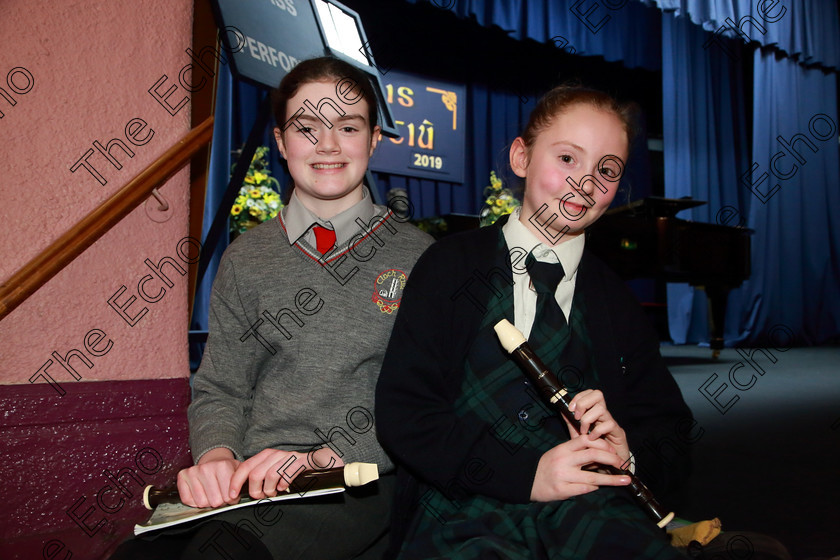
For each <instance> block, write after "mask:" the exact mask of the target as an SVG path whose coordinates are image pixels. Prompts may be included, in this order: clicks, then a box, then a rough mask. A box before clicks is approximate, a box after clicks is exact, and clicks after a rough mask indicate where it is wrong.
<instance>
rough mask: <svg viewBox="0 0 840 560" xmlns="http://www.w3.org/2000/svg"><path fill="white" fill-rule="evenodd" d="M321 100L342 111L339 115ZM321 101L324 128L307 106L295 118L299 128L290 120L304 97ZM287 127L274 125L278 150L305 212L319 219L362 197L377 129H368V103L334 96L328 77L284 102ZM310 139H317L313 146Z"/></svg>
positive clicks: (377, 133) (308, 84)
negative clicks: (325, 121)
mask: <svg viewBox="0 0 840 560" xmlns="http://www.w3.org/2000/svg"><path fill="white" fill-rule="evenodd" d="M324 98H327V99H329V100H330V102H331V103H332V104H334V105H336V106H338V107H340V108H341V109H342V111H344V115H340V114H339V113H338V112H337V111H336V110H335V109H334V108H333V107H331V106H330V104H329V103H324V104H321V103H320V101H321V100H322V99H324ZM306 100H308V101H309V103H311V104H312V105H315V106H318V105H321V110H322V115H323V118H324V119H326V120H328V121H329V122H330V124H331V125H332V128H330V127H328V126H327V124H326V123H324V122H323V121H322V120H321V119H320V118H318V116H317V115H315V114H313V113H312V112H311V111H310V110H309V109H308V108H307V109H305V110H304V112H303V114H302V115H300V116H299V117H298V118H297V122H298V124H299V126H300V128H299V127H298V126H297V125H295V124H294V123H289V121H288V119H289V118H291V117H292V116H293V115H294V114H295V112H296V111H297V110H299V109H300V108H301V107H306V106H305V105H304V101H306ZM286 107H287V109H286V119H287V121H286V122H287V123H288V126H287V127H286V129H285V131H282V132H281V130H280V129H279V128H275V129H274V137H275V139H276V140H277V146H278V147H279V149H280V153H281V154H282V155H283V157H284V158H285V159H286V161H287V162H288V165H289V173H290V174H291V176H292V179H294V183H295V194H296V196H297V197H298V199H299V200H300V201H301V202H302V203H303V204H304V206H306V207H307V208H308V209H309V210H311V211H312V212H314V213H315V214H317V215H318V216H320V217H321V218H324V219H329V218H331V217H333V216H335V215H336V214H338V213H340V212H343V211H344V210H346V209H347V208H350V207H351V206H353V204H355V203H356V202H358V201H359V200H361V199H362V179H363V178H364V174H365V171H366V170H367V165H368V160H369V159H370V156H371V155H373V151H374V149H375V148H376V141H377V138H378V136H379V127H378V126H377V127H374V129H373V131H372V132H371V130H370V123H369V122H368V102H367V101H366V100H365V99H364V98H362V99H358V100H357V101H355V102H354V103H353V104H352V105H350V104H347V103H345V102H344V100H343V99H341V98H340V97H339V96H338V95H337V94H336V84H335V82H333V81H323V82H308V83H305V84H303V85H302V86H301V87H300V88H299V89H298V91H297V93H296V94H295V95H294V96H293V97H292V98H290V99H289V100H288V102H287V104H286ZM312 138H314V139H315V140H316V142H315V143H314V144H313V142H312V140H311V139H312Z"/></svg>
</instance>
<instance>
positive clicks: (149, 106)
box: [0, 0, 196, 396]
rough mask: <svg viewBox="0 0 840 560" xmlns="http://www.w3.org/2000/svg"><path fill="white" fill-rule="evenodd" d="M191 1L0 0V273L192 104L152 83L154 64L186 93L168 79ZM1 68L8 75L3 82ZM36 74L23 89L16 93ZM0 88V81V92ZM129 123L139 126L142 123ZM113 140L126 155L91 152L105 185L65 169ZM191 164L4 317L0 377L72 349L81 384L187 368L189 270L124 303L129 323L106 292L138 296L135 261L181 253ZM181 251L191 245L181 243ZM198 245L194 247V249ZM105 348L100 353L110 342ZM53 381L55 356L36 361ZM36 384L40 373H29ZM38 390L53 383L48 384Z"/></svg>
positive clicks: (183, 60) (146, 153) (177, 373)
mask: <svg viewBox="0 0 840 560" xmlns="http://www.w3.org/2000/svg"><path fill="white" fill-rule="evenodd" d="M192 9H193V6H192V2H188V1H183V0H178V1H174V2H173V1H171V0H150V1H147V2H136V1H130V0H108V1H104V0H100V1H86V2H81V1H72V2H47V1H45V0H26V1H25V0H4V1H3V5H2V8H1V9H0V10H2V16H0V36H2V37H3V49H2V51H0V87H3V88H4V89H5V90H6V91H7V92H8V93H9V94H10V95H12V96H13V97H14V99H15V101H16V105H14V106H11V105H10V104H9V103H8V101H7V100H6V99H4V98H3V97H2V95H0V111H2V113H3V114H4V116H3V118H2V119H0V143H2V147H0V170H2V172H0V223H2V231H3V235H2V236H0V254H2V257H3V258H2V259H0V279H2V280H4V281H5V280H6V279H8V278H9V277H10V276H11V275H12V274H13V273H14V272H15V271H16V270H18V269H19V268H20V267H21V266H23V265H24V264H25V263H27V262H28V261H29V260H30V259H32V258H33V257H34V256H35V255H37V254H38V253H39V252H40V251H42V250H43V249H44V248H45V247H47V246H48V245H49V244H50V243H51V242H52V241H54V240H55V239H56V238H58V237H59V236H60V235H61V234H63V233H64V232H65V231H67V230H68V229H69V228H71V227H72V226H73V225H74V224H75V223H76V222H78V221H79V220H80V219H81V218H83V217H84V216H85V215H86V214H87V213H88V212H90V211H91V210H92V209H94V208H95V207H96V206H97V205H99V204H100V203H101V202H102V201H103V200H105V199H106V198H107V197H108V196H110V195H111V194H112V193H114V192H116V191H117V190H119V189H120V188H121V187H122V186H124V185H125V183H127V182H128V181H129V180H130V179H131V178H132V177H134V176H135V175H136V174H137V173H138V172H140V171H141V170H142V169H143V168H144V167H146V166H147V165H148V164H149V163H151V162H152V161H154V160H155V159H156V158H157V157H158V156H159V155H160V154H162V153H163V152H164V151H165V150H166V149H168V148H169V147H170V146H171V145H172V144H173V143H174V142H175V141H176V140H177V139H178V138H180V137H181V136H183V135H184V134H185V133H186V132H187V131H188V129H189V111H190V105H189V103H187V104H186V105H185V106H184V107H183V108H182V109H181V110H180V111H179V112H177V113H176V114H175V115H174V116H173V115H170V113H169V112H168V111H167V110H165V109H164V107H162V106H161V104H160V103H159V102H158V101H156V100H155V99H154V98H153V97H152V95H150V93H149V92H148V90H149V89H150V88H151V87H152V86H153V84H155V82H156V81H157V80H158V79H160V78H161V77H162V76H163V75H166V76H167V77H168V80H167V82H166V84H165V85H164V86H162V88H161V91H165V90H166V89H167V88H169V87H171V86H172V85H173V84H174V85H176V86H177V87H178V89H177V91H175V92H174V93H173V94H172V97H170V98H169V101H170V103H171V104H172V105H176V104H177V102H178V101H179V100H181V99H182V98H184V97H185V96H188V95H189V93H188V92H186V90H184V89H183V88H182V87H181V86H180V85H178V82H177V80H178V73H179V71H180V69H181V68H182V67H183V66H185V65H186V64H187V63H189V62H190V59H189V57H188V56H187V54H186V53H185V52H184V50H185V49H186V48H187V47H190V46H191V37H192ZM15 67H22V68H24V69H25V70H19V71H17V72H13V73H12V74H11V76H10V77H11V80H12V86H9V85H8V84H7V83H6V78H7V74H8V73H9V72H10V71H12V70H13V69H14V68H15ZM29 76H31V78H32V82H34V84H33V85H32V88H31V90H30V91H28V92H26V93H16V92H15V91H14V90H13V89H12V87H15V88H17V89H18V91H20V90H25V89H26V88H27V87H28V85H29V81H30V80H29ZM0 93H1V92H0ZM135 118H140V119H143V120H144V121H145V122H146V123H147V127H146V128H145V129H142V130H141V129H139V128H138V129H136V130H134V133H135V138H136V140H135V142H136V143H137V144H139V143H141V141H142V140H143V139H144V138H145V137H146V135H147V134H149V129H151V130H153V131H154V135H153V136H151V137H150V138H149V139H148V141H147V142H146V143H145V144H143V145H134V144H132V143H129V141H128V140H127V139H126V136H125V134H126V133H125V128H126V124H127V123H129V121H131V120H132V119H135ZM139 124H140V123H138V125H137V126H139ZM115 137H116V138H119V139H121V140H122V141H123V142H124V143H125V144H126V145H127V146H128V147H129V148H130V149H131V150H133V152H134V154H135V155H134V157H133V158H129V157H128V156H127V155H126V154H124V153H123V152H122V151H121V150H120V149H119V148H114V149H113V151H112V154H113V155H114V156H115V157H116V158H117V159H118V160H119V161H120V162H121V164H122V166H123V167H122V169H121V170H117V169H116V168H114V167H113V166H112V165H110V164H109V163H108V162H107V161H106V159H105V158H104V157H102V156H101V155H99V153H98V152H95V153H94V155H93V156H92V157H90V159H89V162H90V164H92V165H93V166H94V167H95V168H96V169H97V170H98V171H99V172H100V173H101V174H102V175H103V176H104V179H105V180H106V181H107V184H106V185H104V186H103V185H101V184H100V183H99V182H98V181H97V180H96V179H95V178H94V177H93V176H92V175H91V173H89V172H88V171H86V170H85V169H84V168H83V167H82V168H79V169H78V170H77V171H76V172H75V173H71V171H70V167H71V166H73V164H74V163H75V162H77V161H78V160H79V159H80V158H81V157H82V156H83V155H84V154H85V152H86V151H87V150H88V149H93V144H92V143H93V141H94V140H98V141H99V142H100V143H102V144H103V145H104V144H106V143H107V142H108V141H109V140H110V139H112V138H115ZM188 173H189V171H188V168H185V169H184V170H182V171H181V172H180V173H179V174H178V175H177V176H175V177H174V178H173V179H171V180H170V181H169V182H168V183H167V184H166V185H165V186H163V188H162V189H161V193H162V195H163V196H164V197H165V198H166V200H167V201H168V202H169V204H170V207H171V212H170V214H171V215H170V216H169V219H168V221H165V222H163V223H158V222H155V221H153V220H152V219H150V217H149V215H148V214H147V212H146V209H145V208H144V207H142V206H141V207H138V208H137V209H136V210H135V211H134V212H132V213H131V214H130V215H129V216H128V217H126V218H125V219H123V220H122V221H121V222H120V223H119V224H118V225H117V226H115V227H114V228H113V229H112V230H111V231H110V232H109V233H108V234H106V235H105V236H104V237H102V238H101V239H100V240H99V241H98V242H97V243H96V244H94V245H93V246H92V247H90V248H89V249H88V250H87V251H86V252H85V253H84V254H83V255H82V256H80V257H79V258H78V259H76V260H75V261H74V262H73V263H72V264H70V265H69V266H68V267H67V268H65V269H64V270H63V271H62V272H61V273H59V274H58V276H56V277H55V278H53V279H52V280H50V281H49V283H47V284H46V285H45V286H44V287H42V288H41V289H40V290H39V291H38V292H37V293H36V294H35V295H33V296H31V297H30V298H29V299H28V300H27V301H26V302H25V303H23V304H22V305H21V306H20V307H18V308H17V309H16V310H15V311H13V312H12V313H11V314H10V315H9V316H7V317H6V318H5V319H4V320H3V321H2V322H0V384H23V383H29V379H30V377H32V376H33V375H37V373H38V371H39V369H40V368H42V366H43V365H44V364H45V363H46V362H47V360H48V359H53V362H56V360H55V359H54V358H51V353H52V352H54V351H55V352H58V353H59V354H61V355H62V356H64V355H66V353H67V352H68V351H70V350H71V349H78V350H80V351H81V352H83V353H84V354H85V355H86V356H87V358H88V359H90V360H91V361H92V363H93V368H92V369H88V368H87V367H85V366H84V365H82V363H81V361H80V360H78V359H74V360H73V361H72V362H71V364H72V365H73V366H74V368H75V369H76V370H77V372H78V373H79V374H80V375H81V378H82V381H102V380H127V379H153V378H172V377H186V376H188V374H189V366H188V358H187V337H186V331H187V277H186V276H183V277H182V276H180V275H179V274H178V273H177V272H175V270H174V269H173V268H171V267H167V268H166V272H167V276H169V277H170V279H171V281H172V283H173V284H174V286H173V287H172V288H169V287H165V289H166V293H165V295H163V297H162V298H161V299H160V301H157V302H156V303H144V302H143V301H142V300H139V299H138V300H137V301H136V302H135V303H134V304H133V305H132V306H131V307H130V308H129V309H128V312H129V313H130V314H131V315H136V314H137V313H138V312H139V311H141V310H142V308H143V307H144V306H145V307H147V308H148V312H147V313H146V315H145V316H144V317H143V318H142V319H140V320H139V322H137V323H136V324H135V325H134V326H129V324H128V323H127V322H126V321H125V320H124V319H122V318H120V317H119V316H118V314H117V312H115V311H114V310H113V309H112V308H111V307H109V305H108V303H107V302H108V299H109V298H110V297H111V296H112V295H113V294H114V293H115V292H116V291H117V290H118V289H119V288H120V287H121V286H123V285H125V286H126V288H127V291H126V292H125V294H123V296H122V297H121V298H120V299H119V302H120V303H124V302H125V300H126V299H127V298H128V297H130V295H132V294H134V295H136V293H137V284H138V281H139V280H140V279H141V278H142V277H143V276H144V275H146V274H151V271H150V270H149V269H148V268H147V266H146V265H145V264H144V260H145V259H150V260H151V261H153V262H154V263H158V262H159V261H160V260H161V259H162V258H164V257H167V256H168V257H172V258H173V259H174V260H175V261H176V262H178V264H180V265H181V266H183V267H184V268H186V264H185V263H184V262H183V260H181V259H179V257H178V255H177V252H176V247H177V244H178V241H179V240H180V239H182V238H184V237H186V236H187V224H188V196H189V187H188ZM182 249H184V250H186V249H189V246H187V245H184V246H183V247H182ZM195 251H196V249H195V247H193V249H192V250H191V252H192V255H193V256H194V255H195ZM162 287H164V286H163V283H162V282H161V281H160V280H159V279H158V278H157V277H155V276H153V277H152V279H151V280H150V281H149V282H148V283H147V284H146V285H145V288H146V291H147V293H148V294H150V295H155V294H157V293H159V292H160V289H161V288H162ZM92 329H99V330H101V331H103V332H104V333H105V334H106V335H107V339H106V338H103V339H102V340H100V341H99V342H98V344H96V343H95V342H96V341H95V340H94V339H95V338H97V335H96V334H95V333H94V334H93V335H92V339H91V340H89V342H90V343H92V344H91V346H92V347H93V352H97V351H99V353H100V354H102V355H100V356H98V357H96V356H93V355H92V352H91V351H89V350H85V348H84V344H85V337H86V335H87V333H89V332H90V331H91V330H92ZM109 340H110V341H111V342H112V346H111V347H110V350H108V351H107V353H104V352H105V350H106V349H107V348H108V346H107V344H108V341H109ZM46 371H47V372H48V373H49V374H51V375H52V377H53V378H54V379H55V380H56V381H57V382H58V383H60V384H62V385H63V384H66V383H71V382H73V381H74V379H73V377H72V376H71V374H70V373H69V372H68V371H66V370H65V369H63V368H62V367H61V366H60V365H59V364H58V363H54V364H53V365H52V366H50V367H49V368H48V369H47V370H46ZM38 382H39V383H42V382H43V379H41V380H38ZM44 390H45V391H47V392H49V393H51V394H55V396H57V393H55V392H54V391H53V389H51V388H50V387H48V386H46V385H45V386H44Z"/></svg>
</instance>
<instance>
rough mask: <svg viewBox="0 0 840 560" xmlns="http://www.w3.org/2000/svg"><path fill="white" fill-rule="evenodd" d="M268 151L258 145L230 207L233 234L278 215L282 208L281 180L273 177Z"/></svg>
mask: <svg viewBox="0 0 840 560" xmlns="http://www.w3.org/2000/svg"><path fill="white" fill-rule="evenodd" d="M267 154H268V148H267V147H266V146H260V147H258V148H257V151H256V152H255V153H254V157H253V158H252V159H251V166H250V167H249V168H248V173H247V174H246V175H245V179H244V181H243V185H242V188H241V189H239V196H237V197H236V200H235V201H234V204H233V206H232V207H231V209H230V231H231V232H232V233H234V234H239V233H245V232H246V231H248V230H249V229H251V228H252V227H255V226H258V225H259V224H261V223H262V222H264V221H266V220H270V219H272V218H275V217H277V213H278V212H280V209H281V208H283V202H282V201H281V200H280V194H279V193H278V192H277V191H278V190H279V189H280V183H278V182H277V179H275V178H274V177H272V176H271V171H270V170H269V169H268V162H267V161H266V156H267ZM231 172H232V170H231ZM246 209H247V212H245V210H246Z"/></svg>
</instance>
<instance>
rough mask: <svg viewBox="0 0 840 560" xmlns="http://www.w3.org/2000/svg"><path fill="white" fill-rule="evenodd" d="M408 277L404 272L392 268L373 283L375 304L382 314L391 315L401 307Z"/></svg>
mask: <svg viewBox="0 0 840 560" xmlns="http://www.w3.org/2000/svg"><path fill="white" fill-rule="evenodd" d="M407 279H408V276H407V275H406V273H405V272H403V271H402V270H397V269H396V268H391V269H389V270H386V271H385V272H383V273H382V274H380V275H379V276H377V277H376V281H374V283H373V298H372V299H373V302H374V303H375V304H376V305H377V306H378V307H379V311H381V312H382V313H388V314H391V313H393V312H394V311H396V310H397V309H399V307H400V300H401V299H402V293H403V289H404V288H405V281H406V280H407Z"/></svg>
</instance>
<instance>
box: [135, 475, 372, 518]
mask: <svg viewBox="0 0 840 560" xmlns="http://www.w3.org/2000/svg"><path fill="white" fill-rule="evenodd" d="M378 478H379V468H378V467H377V466H376V464H374V463H348V464H346V465H344V466H343V467H334V468H331V469H324V470H320V471H303V472H302V473H300V474H299V475H297V476H296V477H295V479H294V480H293V481H292V483H291V484H290V485H289V490H288V492H300V493H303V492H308V491H310V490H323V489H325V488H341V487H342V486H343V487H346V488H353V487H355V486H363V485H365V484H367V483H368V482H373V481H374V480H377V479H378ZM248 497H249V495H248V487H247V484H246V485H244V486H243V487H242V493H241V494H240V498H248ZM178 503H181V495H180V494H179V493H178V486H177V485H172V486H167V487H166V488H154V487H153V486H146V489H145V490H144V491H143V505H144V506H146V509H149V510H152V509H155V507H157V506H158V505H159V504H178Z"/></svg>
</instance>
